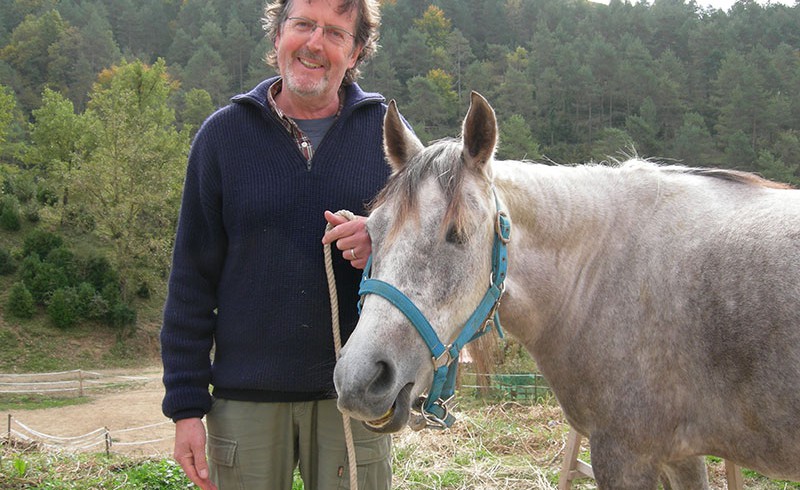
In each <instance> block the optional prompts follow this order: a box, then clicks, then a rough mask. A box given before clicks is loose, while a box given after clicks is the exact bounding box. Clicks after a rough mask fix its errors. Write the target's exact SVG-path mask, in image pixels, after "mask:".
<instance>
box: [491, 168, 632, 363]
mask: <svg viewBox="0 0 800 490" xmlns="http://www.w3.org/2000/svg"><path fill="white" fill-rule="evenodd" d="M495 169H496V170H495V184H496V187H497V188H498V192H499V194H500V195H501V198H502V199H503V202H504V203H505V205H506V206H507V208H508V213H509V215H510V217H511V222H512V232H511V242H510V244H509V272H508V279H507V286H508V292H509V294H508V295H507V298H506V299H504V304H503V311H502V312H501V313H502V317H503V323H504V324H506V323H507V324H508V329H509V331H510V332H511V333H512V334H514V335H515V336H516V337H517V338H519V339H520V340H522V341H523V342H524V343H526V344H527V343H529V342H530V343H531V344H535V343H537V339H536V338H535V337H536V336H537V335H540V334H542V333H543V332H542V328H544V326H548V327H556V324H557V323H559V322H566V321H569V320H570V319H568V318H564V317H563V315H564V314H565V311H566V310H567V309H568V308H566V305H567V304H568V303H569V301H570V297H571V296H573V295H574V294H579V292H580V291H581V290H582V289H583V288H584V287H591V286H590V285H589V284H586V283H585V281H591V277H592V276H593V274H591V269H590V268H591V267H593V264H598V263H601V262H602V261H601V259H602V258H603V257H604V256H607V255H608V254H609V253H611V252H610V251H609V250H607V249H606V247H613V246H616V245H615V244H619V243H620V241H621V240H619V237H618V236H617V235H618V234H619V233H620V230H621V229H623V228H624V227H625V226H626V222H627V225H628V226H629V225H630V222H631V221H632V220H635V219H637V218H636V216H635V212H633V211H631V210H630V209H631V208H635V206H628V205H625V204H630V203H629V202H628V200H629V199H631V197H630V193H631V191H630V190H629V189H625V190H621V189H620V188H621V187H623V186H622V185H621V182H620V179H621V177H620V175H619V173H618V172H617V171H615V169H610V168H602V167H550V166H545V165H536V164H526V163H522V164H521V163H519V162H498V165H496V167H495ZM628 215H630V216H628ZM613 253H617V252H613ZM526 337H527V338H526ZM528 347H529V348H533V347H532V345H529V346H528Z"/></svg>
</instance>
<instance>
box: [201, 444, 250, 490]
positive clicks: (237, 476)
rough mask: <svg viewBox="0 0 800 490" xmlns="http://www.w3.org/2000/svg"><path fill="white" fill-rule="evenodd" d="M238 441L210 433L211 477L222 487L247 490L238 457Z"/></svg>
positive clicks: (209, 456)
mask: <svg viewBox="0 0 800 490" xmlns="http://www.w3.org/2000/svg"><path fill="white" fill-rule="evenodd" d="M236 446H237V443H236V441H231V440H229V439H223V438H221V437H217V436H214V435H212V434H209V435H208V459H209V461H210V462H211V479H212V480H213V481H214V483H216V485H217V486H218V487H220V488H225V489H228V488H234V489H239V490H245V488H244V482H243V481H242V478H241V473H240V472H239V464H238V460H237V458H236Z"/></svg>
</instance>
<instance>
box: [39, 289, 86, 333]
mask: <svg viewBox="0 0 800 490" xmlns="http://www.w3.org/2000/svg"><path fill="white" fill-rule="evenodd" d="M78 311H79V306H78V294H77V293H76V291H75V288H59V289H56V290H55V291H54V292H53V295H52V296H51V297H50V301H49V303H48V305H47V315H48V316H49V317H50V320H51V321H52V322H53V325H55V326H56V327H58V328H69V327H71V326H73V325H75V323H77V321H78V317H79V314H78Z"/></svg>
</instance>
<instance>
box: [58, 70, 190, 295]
mask: <svg viewBox="0 0 800 490" xmlns="http://www.w3.org/2000/svg"><path fill="white" fill-rule="evenodd" d="M174 89H175V84H174V83H173V81H172V80H170V78H169V76H168V75H167V73H166V64H165V63H164V61H163V60H159V61H157V62H156V63H155V64H154V65H152V66H148V65H145V64H144V63H142V62H140V61H137V62H133V63H123V64H121V65H120V66H117V67H114V68H113V69H111V70H108V71H106V72H104V73H103V74H102V75H101V76H100V78H99V82H98V84H96V85H95V89H94V90H93V91H92V94H91V98H90V101H89V105H88V109H87V111H86V113H85V114H84V117H85V118H87V124H88V125H89V127H90V128H91V129H90V131H91V132H92V133H93V134H94V135H95V136H96V139H97V140H96V147H95V148H94V149H93V150H92V151H91V152H90V153H88V154H86V155H85V157H84V161H83V162H82V165H81V167H80V169H79V170H78V171H77V172H75V173H74V178H73V185H74V187H75V188H76V200H79V201H80V204H82V205H83V206H85V208H86V209H87V210H88V211H89V213H90V214H91V215H92V216H93V218H94V220H95V222H96V230H95V232H96V233H97V234H98V235H99V236H100V237H102V238H104V239H106V240H109V241H110V242H111V244H112V245H113V246H114V250H115V257H116V263H117V267H118V269H119V270H120V272H121V273H122V274H121V275H122V277H123V278H126V279H129V280H132V279H134V278H132V277H131V274H132V272H133V271H134V270H137V269H138V267H137V266H146V267H147V266H151V267H154V268H155V269H156V270H158V271H163V270H164V269H165V268H166V267H167V264H168V263H169V250H170V248H171V245H170V243H171V242H170V240H171V237H170V235H169V234H168V233H165V232H164V230H167V229H172V228H173V220H174V216H175V215H176V214H177V206H178V196H179V194H180V188H181V182H182V175H183V168H184V165H185V161H186V155H187V152H188V143H189V141H188V135H187V134H186V133H181V132H178V131H177V130H176V128H175V114H174V111H173V110H172V109H171V108H170V107H169V106H168V105H167V100H168V98H169V96H170V93H171V92H172V91H173V90H174ZM78 191H79V192H78Z"/></svg>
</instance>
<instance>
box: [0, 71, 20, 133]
mask: <svg viewBox="0 0 800 490" xmlns="http://www.w3.org/2000/svg"><path fill="white" fill-rule="evenodd" d="M16 106H17V101H16V99H15V98H14V93H13V92H12V91H11V89H10V88H8V87H6V86H4V85H2V84H0V147H2V146H3V144H4V143H5V142H6V137H7V135H8V129H9V127H10V126H11V122H12V121H13V114H14V110H15V109H16Z"/></svg>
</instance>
